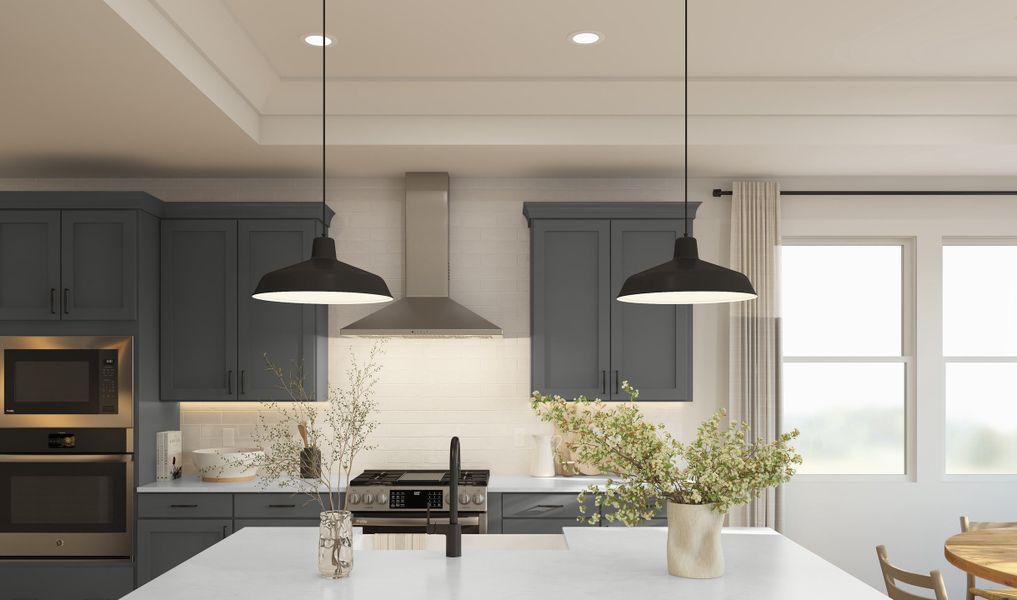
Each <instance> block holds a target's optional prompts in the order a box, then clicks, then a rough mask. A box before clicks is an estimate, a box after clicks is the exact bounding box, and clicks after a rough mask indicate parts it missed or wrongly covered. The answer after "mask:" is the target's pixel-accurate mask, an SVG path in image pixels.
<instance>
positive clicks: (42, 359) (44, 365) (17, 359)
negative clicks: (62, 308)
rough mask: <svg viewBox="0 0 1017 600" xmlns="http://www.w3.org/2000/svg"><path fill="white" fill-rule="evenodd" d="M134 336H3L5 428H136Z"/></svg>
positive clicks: (0, 378)
mask: <svg viewBox="0 0 1017 600" xmlns="http://www.w3.org/2000/svg"><path fill="white" fill-rule="evenodd" d="M132 346H133V340H132V338H130V337H109V336H61V337H56V336H16V337H12V336H2V337H0V405H2V411H0V427H2V428H10V427H105V428H112V427H120V428H128V427H133V412H132V405H133V396H134V382H133V371H134V367H133V357H132V352H133V348H132Z"/></svg>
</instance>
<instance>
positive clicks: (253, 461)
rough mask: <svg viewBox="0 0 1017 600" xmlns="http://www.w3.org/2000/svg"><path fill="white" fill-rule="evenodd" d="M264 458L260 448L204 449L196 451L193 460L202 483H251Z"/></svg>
mask: <svg viewBox="0 0 1017 600" xmlns="http://www.w3.org/2000/svg"><path fill="white" fill-rule="evenodd" d="M264 456H265V453H264V452H262V451H261V449H260V448H203V449H201V450H195V451H194V453H193V460H194V466H195V467H196V468H197V469H198V472H199V473H201V480H202V481H213V482H228V481H251V480H253V479H254V478H255V476H256V475H257V474H258V466H257V464H258V462H259V461H260V460H261V459H262V458H263V457H264Z"/></svg>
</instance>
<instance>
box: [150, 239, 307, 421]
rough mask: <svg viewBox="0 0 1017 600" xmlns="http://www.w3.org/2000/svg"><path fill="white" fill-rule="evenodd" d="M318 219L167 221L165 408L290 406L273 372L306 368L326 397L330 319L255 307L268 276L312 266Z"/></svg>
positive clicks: (294, 309)
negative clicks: (245, 403)
mask: <svg viewBox="0 0 1017 600" xmlns="http://www.w3.org/2000/svg"><path fill="white" fill-rule="evenodd" d="M316 231H317V224H316V223H315V222H314V221H310V220H298V219H291V220H286V219H281V220H259V219H250V220H244V219H241V220H235V219H201V220H186V219H184V220H167V221H163V225H162V249H163V250H162V399H163V400H171V401H187V400H208V401H215V400H258V401H260V400H288V399H289V396H288V395H287V394H286V393H285V392H283V391H282V390H280V389H279V387H278V386H279V382H278V381H277V380H276V378H275V377H274V376H272V375H271V374H270V373H267V372H266V370H265V367H266V364H265V356H266V355H267V356H268V358H269V359H270V360H271V361H272V362H273V363H274V364H275V365H276V366H278V367H281V368H283V369H284V370H286V371H287V372H289V371H291V370H294V369H296V368H298V367H300V366H301V365H302V368H303V375H304V381H305V384H306V386H307V387H306V392H307V396H308V397H309V398H312V399H313V398H316V397H317V396H318V387H319V382H318V381H317V378H316V372H317V369H318V367H319V363H320V362H322V358H323V356H322V355H323V354H324V348H323V347H320V345H319V341H320V340H322V339H324V337H323V336H324V329H325V327H326V326H327V313H326V312H325V311H324V310H322V309H321V308H320V307H316V306H310V305H295V304H282V303H275V302H264V301H261V300H255V299H253V298H251V294H252V293H253V292H254V289H255V287H257V285H258V281H259V280H260V279H261V276H262V275H264V274H265V273H267V272H268V271H271V270H274V269H278V268H280V267H283V266H286V265H290V264H293V263H297V262H300V261H302V260H306V259H307V257H308V256H310V253H311V243H312V241H313V239H314V236H315V232H316Z"/></svg>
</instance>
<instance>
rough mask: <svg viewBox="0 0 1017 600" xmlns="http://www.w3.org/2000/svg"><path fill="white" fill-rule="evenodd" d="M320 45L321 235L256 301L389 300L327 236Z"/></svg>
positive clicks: (266, 282) (268, 278) (261, 285)
mask: <svg viewBox="0 0 1017 600" xmlns="http://www.w3.org/2000/svg"><path fill="white" fill-rule="evenodd" d="M325 23H326V19H325V0H321V36H322V39H328V37H327V36H326V35H325ZM327 46H328V44H322V45H321V227H322V234H321V237H318V238H315V239H314V243H313V244H312V246H311V258H310V259H309V260H305V261H304V262H300V263H297V264H295V265H290V266H288V267H283V268H282V269H277V270H275V271H271V272H269V273H266V274H265V275H264V276H262V278H261V281H259V282H258V287H257V288H255V290H254V293H253V294H251V296H252V297H253V298H255V299H256V300H266V301H268V302H288V303H292V304H377V303H380V302H389V301H391V300H392V299H393V298H392V292H390V291H388V286H387V285H385V280H384V279H382V278H381V277H378V276H377V275H375V274H374V273H369V272H367V271H365V270H363V269H358V268H357V267H354V266H353V265H348V264H346V263H344V262H339V260H338V259H337V258H336V254H335V240H333V239H332V238H330V237H328V218H327V215H326V208H327V207H326V204H325V182H326V177H325V175H326V162H325V152H326V149H327V148H328V144H326V141H325V133H326V130H325V127H326V124H327V120H326V116H327V113H326V110H325V106H326V104H325V100H326V97H327V94H328V92H327V89H328V87H327V85H326V77H325V60H326V59H325V49H326V47H327Z"/></svg>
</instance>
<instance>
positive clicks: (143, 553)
mask: <svg viewBox="0 0 1017 600" xmlns="http://www.w3.org/2000/svg"><path fill="white" fill-rule="evenodd" d="M232 532H233V521H232V519H140V520H139V521H138V585H139V586H141V585H144V584H145V583H148V582H149V581H151V580H152V579H155V578H156V577H158V576H159V575H162V574H163V573H165V572H166V571H169V570H170V569H172V568H173V567H175V566H177V565H179V564H180V563H182V562H184V561H185V560H187V559H189V558H191V557H193V556H195V555H197V554H199V553H200V552H202V551H203V550H205V549H207V548H209V547H211V546H212V545H214V544H216V543H217V542H219V541H221V540H224V539H226V537H227V536H228V535H230V534H231V533H232Z"/></svg>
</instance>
